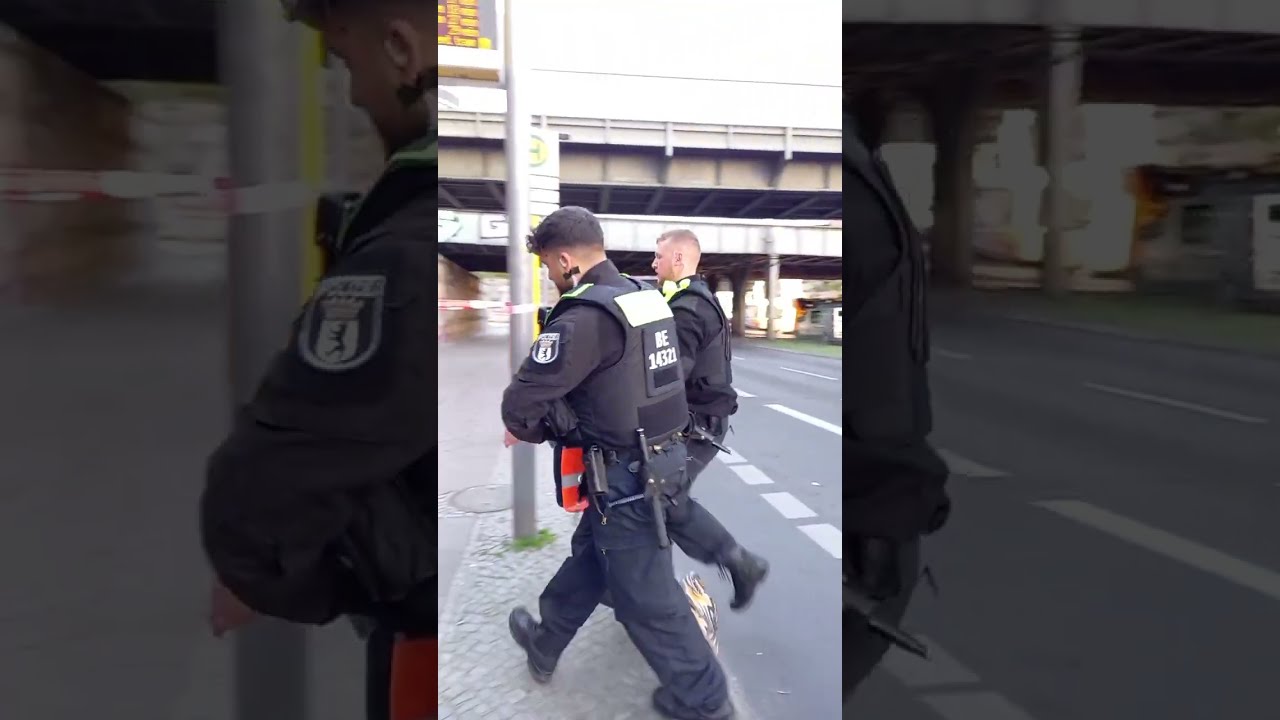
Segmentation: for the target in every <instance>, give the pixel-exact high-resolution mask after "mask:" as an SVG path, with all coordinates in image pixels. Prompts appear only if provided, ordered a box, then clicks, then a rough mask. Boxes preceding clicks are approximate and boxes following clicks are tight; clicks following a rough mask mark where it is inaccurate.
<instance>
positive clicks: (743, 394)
mask: <svg viewBox="0 0 1280 720" xmlns="http://www.w3.org/2000/svg"><path fill="white" fill-rule="evenodd" d="M733 391H734V392H736V393H738V397H744V398H753V397H756V396H755V395H753V394H751V393H749V392H747V391H746V390H739V389H738V388H734V389H733Z"/></svg>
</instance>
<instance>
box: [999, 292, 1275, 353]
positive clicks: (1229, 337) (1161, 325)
mask: <svg viewBox="0 0 1280 720" xmlns="http://www.w3.org/2000/svg"><path fill="white" fill-rule="evenodd" d="M1026 300H1028V301H1029V302H1027V303H1026V306H1025V307H1024V310H1025V312H1027V313H1029V314H1031V315H1032V316H1033V317H1042V318H1044V319H1046V320H1058V321H1063V322H1074V323H1085V324H1091V325H1100V326H1104V327H1108V328H1112V329H1115V330H1119V331H1124V332H1131V333H1135V334H1139V335H1143V336H1147V337H1152V338H1158V339H1167V340H1174V341H1180V342H1190V343H1196V344H1200V345H1211V346H1215V347H1222V348H1227V349H1233V350H1245V351H1253V352H1263V353H1268V354H1272V353H1280V315H1276V314H1268V313H1263V312H1246V311H1243V310H1238V309H1232V308H1226V307H1215V306H1213V305H1211V304H1209V302H1208V301H1195V300H1188V299H1185V298H1169V297H1144V296H1134V295H1076V296H1071V297H1068V298H1064V299H1063V300H1061V301H1057V302H1054V301H1050V300H1048V299H1047V298H1026Z"/></svg>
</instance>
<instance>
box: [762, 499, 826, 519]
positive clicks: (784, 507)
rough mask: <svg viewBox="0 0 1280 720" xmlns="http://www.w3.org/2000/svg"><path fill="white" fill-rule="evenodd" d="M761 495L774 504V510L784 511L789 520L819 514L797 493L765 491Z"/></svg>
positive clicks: (784, 515)
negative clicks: (798, 497) (797, 495)
mask: <svg viewBox="0 0 1280 720" xmlns="http://www.w3.org/2000/svg"><path fill="white" fill-rule="evenodd" d="M760 497H762V498H764V500H765V502H767V503H769V504H770V505H772V506H773V509H774V510H777V511H778V512H780V513H782V517H784V518H786V519H788V520H798V519H800V518H811V517H817V515H818V513H816V512H814V511H812V510H810V509H809V506H808V505H805V504H804V503H802V502H800V500H799V499H797V498H796V496H795V495H792V494H791V493H789V492H776V493H764V494H763V495H761V496H760Z"/></svg>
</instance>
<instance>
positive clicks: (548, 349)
mask: <svg viewBox="0 0 1280 720" xmlns="http://www.w3.org/2000/svg"><path fill="white" fill-rule="evenodd" d="M529 357H530V359H532V360H533V361H534V362H536V363H538V364H539V365H550V364H551V363H553V362H555V360H556V358H558V357H560V333H558V332H550V333H542V334H541V335H539V336H538V339H537V340H535V341H534V343H533V352H532V353H531V354H530V355H529Z"/></svg>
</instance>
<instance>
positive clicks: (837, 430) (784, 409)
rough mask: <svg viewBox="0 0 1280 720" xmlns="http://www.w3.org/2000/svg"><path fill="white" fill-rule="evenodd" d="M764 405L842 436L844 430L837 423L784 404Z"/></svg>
mask: <svg viewBox="0 0 1280 720" xmlns="http://www.w3.org/2000/svg"><path fill="white" fill-rule="evenodd" d="M765 407H767V408H769V409H771V410H777V411H778V412H780V413H782V414H783V415H790V416H791V417H793V418H795V419H797V420H800V421H802V422H807V423H809V424H810V425H812V426H814V427H817V428H822V429H823V430H826V431H827V432H831V433H835V434H836V435H840V436H841V437H843V436H844V430H843V429H841V427H840V426H839V425H833V424H831V423H829V422H827V421H826V420H819V419H818V418H816V417H814V416H812V415H807V414H805V413H802V412H800V411H799V410H792V409H791V408H789V407H787V406H786V405H774V404H770V405H765Z"/></svg>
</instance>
